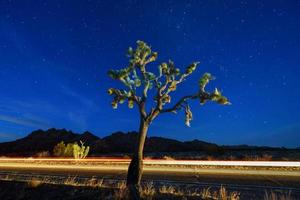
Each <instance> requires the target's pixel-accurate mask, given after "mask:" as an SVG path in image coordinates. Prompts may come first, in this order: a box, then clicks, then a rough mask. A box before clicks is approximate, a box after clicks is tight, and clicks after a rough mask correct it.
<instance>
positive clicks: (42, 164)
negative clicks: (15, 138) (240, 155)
mask: <svg viewBox="0 0 300 200" xmlns="http://www.w3.org/2000/svg"><path fill="white" fill-rule="evenodd" d="M128 164H129V160H128V159H112V158H106V159H98V158H94V159H84V160H74V159H24V158H16V159H7V158H3V159H0V177H1V176H2V177H3V176H4V175H13V176H14V177H16V179H17V178H18V177H19V178H20V177H23V178H24V177H25V178H26V177H27V176H29V177H33V176H48V177H67V176H77V177H78V178H82V179H84V178H91V177H97V178H103V179H107V180H122V179H125V178H126V171H127V167H128ZM144 165H145V166H144V176H143V180H147V181H149V180H151V181H153V182H154V183H155V184H156V185H160V184H161V185H163V184H171V185H177V186H182V185H184V186H188V185H189V186H191V187H216V188H217V187H220V186H221V185H223V186H225V187H226V188H228V189H231V190H239V191H245V190H248V191H256V192H257V191H258V190H260V191H261V192H263V191H264V190H265V189H268V190H283V191H289V190H290V191H292V192H293V193H296V194H299V196H300V162H275V161H270V162H261V161H187V160H179V161H177V160H145V161H144Z"/></svg>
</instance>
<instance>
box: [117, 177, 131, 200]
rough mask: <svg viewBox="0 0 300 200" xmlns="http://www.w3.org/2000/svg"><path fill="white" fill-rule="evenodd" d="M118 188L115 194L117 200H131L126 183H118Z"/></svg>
mask: <svg viewBox="0 0 300 200" xmlns="http://www.w3.org/2000/svg"><path fill="white" fill-rule="evenodd" d="M116 187H117V189H116V190H115V193H114V199H115V200H125V199H129V191H128V189H127V187H126V182H125V181H120V182H118V183H117V186H116Z"/></svg>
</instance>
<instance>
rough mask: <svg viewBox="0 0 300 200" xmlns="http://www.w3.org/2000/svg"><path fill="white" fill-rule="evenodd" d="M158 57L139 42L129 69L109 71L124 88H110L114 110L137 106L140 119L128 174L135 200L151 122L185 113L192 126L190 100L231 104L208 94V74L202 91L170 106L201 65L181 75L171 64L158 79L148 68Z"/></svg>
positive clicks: (161, 69)
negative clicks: (151, 96) (184, 82)
mask: <svg viewBox="0 0 300 200" xmlns="http://www.w3.org/2000/svg"><path fill="white" fill-rule="evenodd" d="M157 55H158V53H157V52H153V51H152V50H151V48H150V46H148V45H147V44H146V43H145V42H143V41H137V47H136V49H133V48H131V47H129V49H128V52H127V56H128V57H129V64H128V66H127V67H125V68H123V69H119V70H109V71H108V75H109V76H110V77H111V78H112V79H114V80H119V81H121V82H122V83H123V85H124V87H123V89H117V88H110V89H109V90H108V93H109V95H112V96H113V101H112V103H111V105H112V107H113V108H114V109H116V108H117V107H118V104H122V103H124V102H125V101H127V102H128V107H129V108H133V106H134V104H136V106H137V107H138V110H139V115H140V127H139V132H138V138H137V144H136V147H135V150H134V152H133V156H132V160H131V162H130V165H129V168H128V173H127V187H128V188H129V191H130V195H131V198H132V199H139V198H140V197H139V196H140V195H139V189H140V181H141V177H142V172H143V149H144V143H145V139H146V136H147V132H148V128H149V126H150V124H151V122H152V121H153V120H154V119H155V118H156V117H157V116H158V115H159V114H162V113H176V112H177V111H181V110H183V111H184V113H185V124H186V125H187V126H190V121H191V120H192V119H193V116H192V112H191V109H190V106H189V103H188V101H189V100H198V101H199V102H200V104H201V105H203V104H204V103H205V102H207V101H208V100H210V101H215V102H217V103H219V104H222V105H229V104H230V103H229V101H228V99H227V98H226V97H224V96H223V95H222V94H221V92H220V91H219V90H218V89H215V90H214V91H213V92H207V91H206V90H205V86H206V85H207V84H208V83H209V81H211V80H214V79H215V78H214V77H213V76H212V75H211V74H210V73H205V74H204V75H203V76H202V77H201V78H200V79H199V88H198V90H196V91H195V93H193V94H187V95H186V96H183V97H181V98H180V99H179V100H178V101H177V102H176V103H175V104H173V105H172V106H168V104H170V103H171V96H170V95H171V93H172V92H174V91H176V88H177V86H178V85H179V84H180V83H182V82H183V81H184V80H185V79H186V78H187V77H188V76H189V75H191V74H192V73H193V72H194V71H195V69H196V68H197V66H198V64H199V62H193V63H192V64H190V65H189V66H187V67H186V69H185V70H184V71H183V72H180V70H179V68H177V67H175V65H174V63H173V62H172V61H171V60H170V61H168V62H164V63H161V64H160V65H159V66H158V73H157V75H156V74H154V73H153V72H150V71H148V70H147V69H146V66H147V65H148V64H149V63H152V62H154V61H155V60H156V58H157ZM151 89H154V90H155V92H154V93H153V94H154V95H153V96H154V97H153V98H151V99H150V97H149V95H148V91H149V90H151ZM149 100H152V101H153V102H152V103H150V105H147V109H146V102H147V101H149ZM153 103H154V106H153V107H152V108H149V110H148V107H150V106H151V105H153Z"/></svg>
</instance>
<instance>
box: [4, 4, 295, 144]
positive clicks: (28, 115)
mask: <svg viewBox="0 0 300 200" xmlns="http://www.w3.org/2000/svg"><path fill="white" fill-rule="evenodd" d="M136 40H144V41H146V42H147V43H149V44H150V45H151V46H152V49H153V50H155V51H158V52H159V56H158V60H157V65H158V64H159V63H160V62H163V61H167V60H168V59H172V60H173V61H174V62H175V64H176V65H177V66H178V67H180V68H182V69H184V67H186V66H187V65H188V64H190V63H191V62H193V61H201V65H200V67H199V68H198V69H197V71H196V72H195V73H194V74H193V75H192V76H191V77H190V78H189V79H188V80H187V81H186V82H185V83H184V84H183V85H181V86H180V87H179V88H178V91H177V92H176V94H175V96H174V97H173V99H178V98H179V97H180V96H182V95H185V94H187V93H194V92H195V91H197V90H198V86H197V80H198V78H199V77H200V76H201V75H202V74H203V73H204V72H206V71H208V72H211V73H212V74H213V75H214V76H216V77H217V79H216V80H215V81H213V82H211V83H210V85H209V87H208V88H209V89H214V87H218V88H221V89H222V92H223V93H224V95H226V96H227V97H229V98H230V101H231V102H232V105H231V106H220V105H217V104H214V103H208V104H206V105H205V106H200V105H199V103H198V102H192V103H191V107H192V111H193V114H194V120H193V121H192V122H191V127H190V128H188V127H186V126H185V124H184V115H183V113H178V114H177V115H175V114H165V115H163V116H160V117H158V118H157V119H156V120H155V121H154V122H153V124H152V126H151V128H150V130H149V135H150V136H163V137H169V138H173V139H178V140H191V139H199V140H205V141H208V142H215V143H218V144H250V145H270V146H286V147H299V146H300V112H299V111H300V105H299V99H300V87H299V86H300V84H299V77H300V57H299V55H300V54H299V52H300V1H297V0H273V1H252V0H249V1H229V0H209V1H200V0H195V1H193V0H191V1H184V0H183V1H177V0H165V1H161V0H153V1H138V0H116V1H104V0H102V1H97V0H94V1H92V0H89V1H88V0H86V1H80V0H48V1H47V0H26V1H22V0H10V1H9V0H0V141H10V140H14V139H16V138H21V137H24V136H25V135H27V134H28V133H29V132H31V131H33V130H35V129H48V128H51V127H55V128H66V129H68V130H72V131H75V132H78V133H80V132H83V131H91V132H92V133H94V134H96V135H98V136H99V137H104V136H106V135H109V134H110V133H112V132H115V131H119V130H120V131H132V130H137V129H138V124H139V121H138V116H139V115H138V111H137V109H133V110H129V109H128V108H127V106H126V105H122V106H120V107H119V109H117V110H113V109H112V108H111V106H110V102H111V97H110V96H108V95H107V92H106V91H107V89H108V88H109V87H116V86H121V85H120V84H118V83H117V82H115V81H113V80H111V79H110V78H109V77H108V76H107V71H108V70H109V69H111V68H114V69H117V68H122V67H125V66H126V64H127V61H128V58H126V56H125V53H126V50H127V48H128V47H129V46H134V45H135V42H136ZM150 70H153V71H155V70H157V68H156V66H155V65H153V66H151V67H150Z"/></svg>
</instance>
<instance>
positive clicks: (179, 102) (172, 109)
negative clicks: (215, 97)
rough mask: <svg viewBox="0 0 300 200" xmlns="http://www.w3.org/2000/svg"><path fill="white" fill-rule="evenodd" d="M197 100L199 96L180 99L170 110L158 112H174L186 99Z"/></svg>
mask: <svg viewBox="0 0 300 200" xmlns="http://www.w3.org/2000/svg"><path fill="white" fill-rule="evenodd" d="M197 98H199V94H198V93H197V94H194V95H187V96H184V97H182V98H181V99H179V101H178V102H177V103H176V104H175V105H174V106H173V107H171V108H166V109H163V110H161V111H160V113H167V112H174V111H176V110H178V109H179V107H180V106H181V105H182V103H184V102H185V101H187V100H188V99H197Z"/></svg>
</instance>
